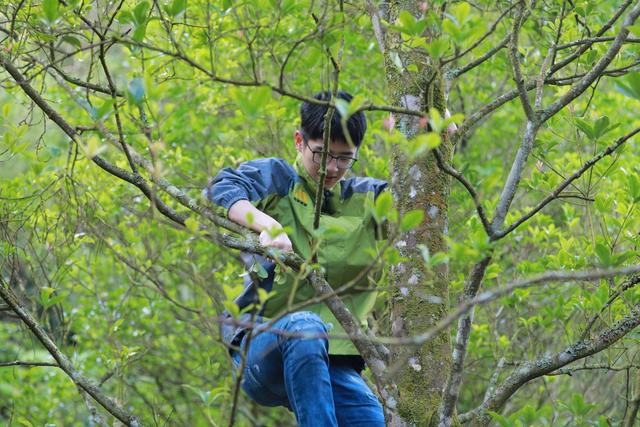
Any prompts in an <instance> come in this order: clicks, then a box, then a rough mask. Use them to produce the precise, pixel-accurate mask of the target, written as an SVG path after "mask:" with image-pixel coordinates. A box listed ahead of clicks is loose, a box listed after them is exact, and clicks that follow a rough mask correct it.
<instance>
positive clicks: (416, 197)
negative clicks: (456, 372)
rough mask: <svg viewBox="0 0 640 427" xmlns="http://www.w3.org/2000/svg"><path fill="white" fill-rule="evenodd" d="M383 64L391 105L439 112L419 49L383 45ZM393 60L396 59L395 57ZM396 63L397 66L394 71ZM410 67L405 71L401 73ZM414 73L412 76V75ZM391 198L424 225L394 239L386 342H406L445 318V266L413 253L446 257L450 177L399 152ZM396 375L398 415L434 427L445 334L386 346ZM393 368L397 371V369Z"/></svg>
mask: <svg viewBox="0 0 640 427" xmlns="http://www.w3.org/2000/svg"><path fill="white" fill-rule="evenodd" d="M417 7H418V2H392V3H391V4H390V5H389V9H388V18H389V21H390V22H394V20H395V17H397V16H398V14H399V12H400V10H408V11H409V12H410V13H414V14H417V13H418V10H417ZM386 47H387V49H386V52H385V64H386V73H387V78H388V86H389V95H390V96H389V97H390V99H391V100H392V102H393V103H395V104H396V105H399V106H402V107H405V108H411V109H419V110H421V111H424V112H425V113H428V112H430V111H433V110H434V109H435V110H438V111H439V112H440V114H441V115H444V111H445V108H446V106H445V99H446V96H445V92H444V82H443V80H442V75H441V74H440V72H439V70H438V69H437V68H436V67H434V66H433V62H434V61H432V59H431V58H429V57H428V55H427V54H426V53H425V52H424V50H413V49H406V48H405V47H404V46H403V44H402V40H400V39H399V38H398V36H397V34H391V33H389V35H388V37H387V40H386ZM395 55H397V57H395ZM398 59H399V60H400V63H401V64H402V65H403V66H402V67H399V66H398ZM409 64H413V65H415V66H412V67H411V69H412V70H413V71H408V70H407V66H408V65H409ZM416 70H417V71H416ZM398 122H399V128H400V130H401V131H402V132H403V133H404V134H405V135H406V136H407V137H408V138H411V137H413V136H415V135H416V134H418V133H420V132H424V131H426V129H424V123H421V122H420V119H419V118H415V117H408V116H403V117H400V118H399V121H398ZM439 150H440V153H441V154H442V158H443V159H444V160H445V161H446V162H450V161H451V157H452V153H453V148H452V146H451V143H450V142H449V140H448V138H447V137H446V135H444V137H443V142H442V145H441V146H440V147H439ZM391 181H392V192H393V194H394V199H395V202H396V206H397V208H398V211H399V212H400V214H402V213H403V212H408V211H409V210H413V209H421V210H423V211H424V213H425V215H424V216H425V221H424V222H423V223H422V224H421V225H420V226H419V227H418V228H416V229H414V230H412V231H410V232H409V233H406V234H405V235H403V236H401V237H400V238H399V239H398V242H401V244H399V245H397V248H398V250H399V251H400V254H401V255H402V256H403V257H404V258H406V261H405V262H403V263H401V264H397V265H395V266H392V268H391V274H390V279H391V286H390V289H391V291H390V313H391V314H390V316H391V319H390V324H391V333H392V335H394V336H398V337H399V336H402V337H410V336H415V335H417V334H418V333H420V332H424V331H425V330H426V329H429V328H430V327H431V326H433V325H435V324H436V323H437V322H438V321H439V320H440V319H442V318H443V317H444V316H446V313H447V311H448V308H449V292H448V285H449V280H448V266H447V264H440V265H437V266H435V267H434V268H432V269H431V268H429V267H428V266H427V265H426V264H425V262H424V259H423V256H422V251H421V246H420V245H424V246H425V247H426V248H427V249H428V250H429V253H430V254H435V253H437V252H446V251H447V248H446V241H445V235H446V233H447V228H448V224H447V221H448V216H447V211H448V204H449V192H450V185H451V182H450V177H449V176H448V175H446V174H444V173H443V172H442V171H441V170H440V169H439V168H438V166H437V162H436V159H435V157H434V155H433V153H426V154H425V155H423V156H420V157H417V158H413V159H410V158H408V157H407V156H406V155H405V154H404V153H403V151H402V150H401V147H396V149H394V153H393V158H392V180H391ZM394 364H395V367H396V369H397V373H396V374H395V380H396V383H397V385H398V391H399V402H398V410H399V413H400V415H401V416H402V417H403V419H404V420H405V421H406V422H407V423H408V424H409V425H419V426H428V425H431V424H433V423H434V420H435V418H437V417H435V416H434V414H435V413H437V410H438V406H439V404H440V401H441V397H442V389H443V386H444V383H445V381H446V374H447V372H448V370H449V366H450V364H451V344H450V338H449V332H448V331H444V332H442V333H441V334H440V335H438V336H437V337H436V338H435V339H433V340H431V341H428V342H426V343H425V344H423V345H421V346H419V347H415V346H414V347H411V346H405V347H401V346H398V347H394V348H392V351H391V366H392V367H394ZM398 365H400V366H398Z"/></svg>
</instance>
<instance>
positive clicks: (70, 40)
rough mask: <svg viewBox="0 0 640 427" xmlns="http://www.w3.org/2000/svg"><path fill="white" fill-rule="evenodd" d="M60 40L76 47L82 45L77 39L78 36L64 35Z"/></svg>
mask: <svg viewBox="0 0 640 427" xmlns="http://www.w3.org/2000/svg"><path fill="white" fill-rule="evenodd" d="M62 41H63V42H65V43H68V44H70V45H72V46H74V47H77V48H78V49H80V48H81V47H82V43H81V42H80V40H78V38H76V37H73V36H64V37H62Z"/></svg>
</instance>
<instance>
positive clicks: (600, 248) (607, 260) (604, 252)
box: [595, 242, 612, 266]
mask: <svg viewBox="0 0 640 427" xmlns="http://www.w3.org/2000/svg"><path fill="white" fill-rule="evenodd" d="M595 251H596V255H598V258H600V262H601V263H602V264H603V265H605V266H609V265H611V264H612V263H611V251H610V250H609V248H608V247H607V246H606V245H605V244H604V243H600V242H598V243H596V247H595Z"/></svg>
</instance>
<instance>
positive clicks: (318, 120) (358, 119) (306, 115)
mask: <svg viewBox="0 0 640 427" xmlns="http://www.w3.org/2000/svg"><path fill="white" fill-rule="evenodd" d="M313 97H314V98H315V99H317V100H320V101H329V100H330V99H331V92H329V91H327V90H326V91H322V92H318V93H316V94H315V95H314V96H313ZM337 98H338V99H344V100H345V101H347V102H351V99H353V96H351V95H350V94H348V93H347V92H343V91H338V94H337ZM327 110H328V107H327V106H326V105H318V104H313V103H310V102H303V103H302V105H301V106H300V130H301V131H302V134H303V135H304V137H305V138H307V139H322V137H323V130H324V115H325V114H326V113H327ZM341 117H342V116H341V115H340V112H339V111H338V110H337V109H336V110H335V111H334V113H333V117H332V118H331V135H330V140H331V141H344V142H349V140H348V139H347V138H346V136H345V134H344V129H343V128H342V124H341V123H340V119H341ZM347 130H348V131H349V136H350V137H351V141H350V142H352V143H353V145H355V146H356V147H359V146H360V144H361V143H362V138H364V133H365V132H366V131H367V119H366V118H365V116H364V113H363V112H362V111H358V112H357V113H354V114H352V115H351V117H349V119H347Z"/></svg>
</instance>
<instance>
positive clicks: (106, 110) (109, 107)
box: [92, 98, 116, 120]
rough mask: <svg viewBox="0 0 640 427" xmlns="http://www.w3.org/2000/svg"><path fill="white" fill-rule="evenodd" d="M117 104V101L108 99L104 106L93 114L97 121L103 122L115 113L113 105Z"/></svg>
mask: <svg viewBox="0 0 640 427" xmlns="http://www.w3.org/2000/svg"><path fill="white" fill-rule="evenodd" d="M115 102H116V100H115V99H113V98H108V99H106V100H105V101H104V102H103V103H102V105H101V106H100V107H99V108H98V109H97V110H95V111H94V112H93V114H92V115H93V118H94V119H95V120H103V119H104V118H105V117H107V116H108V115H109V114H110V113H111V111H113V104H115Z"/></svg>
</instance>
